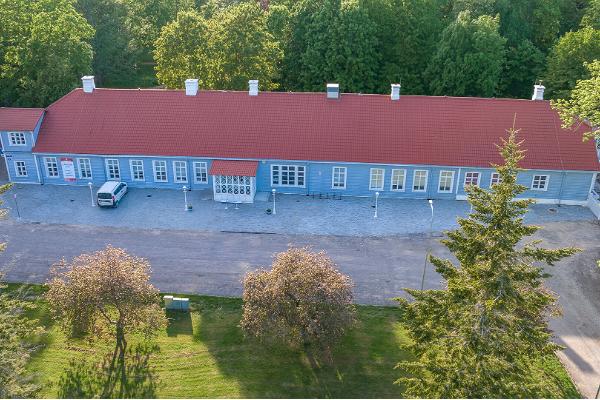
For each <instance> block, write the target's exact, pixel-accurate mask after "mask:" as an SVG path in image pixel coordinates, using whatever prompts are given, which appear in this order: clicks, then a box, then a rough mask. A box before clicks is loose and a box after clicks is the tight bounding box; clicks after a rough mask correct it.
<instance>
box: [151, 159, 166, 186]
mask: <svg viewBox="0 0 600 400" xmlns="http://www.w3.org/2000/svg"><path fill="white" fill-rule="evenodd" d="M152 169H153V170H154V182H166V181H167V162H166V161H158V160H154V161H152Z"/></svg>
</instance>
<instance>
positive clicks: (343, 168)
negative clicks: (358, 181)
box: [331, 167, 348, 190]
mask: <svg viewBox="0 0 600 400" xmlns="http://www.w3.org/2000/svg"><path fill="white" fill-rule="evenodd" d="M336 171H339V174H338V175H341V174H342V171H343V174H344V185H343V186H336V185H335V183H336V182H335V175H336ZM347 180H348V168H346V167H332V168H331V188H332V189H336V190H345V189H346V182H347ZM338 183H339V182H338Z"/></svg>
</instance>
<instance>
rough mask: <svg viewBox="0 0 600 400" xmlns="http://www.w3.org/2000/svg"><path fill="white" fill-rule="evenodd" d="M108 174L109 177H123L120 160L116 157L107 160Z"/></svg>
mask: <svg viewBox="0 0 600 400" xmlns="http://www.w3.org/2000/svg"><path fill="white" fill-rule="evenodd" d="M106 176H107V177H108V179H121V171H120V169H119V160H117V159H114V158H110V159H108V160H106Z"/></svg>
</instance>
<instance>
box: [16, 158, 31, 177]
mask: <svg viewBox="0 0 600 400" xmlns="http://www.w3.org/2000/svg"><path fill="white" fill-rule="evenodd" d="M19 164H22V167H23V171H25V173H24V174H22V173H21V172H20V171H21V167H19ZM14 166H15V174H16V176H17V177H18V178H27V177H28V176H29V172H28V171H27V163H26V162H25V161H23V160H15V161H14Z"/></svg>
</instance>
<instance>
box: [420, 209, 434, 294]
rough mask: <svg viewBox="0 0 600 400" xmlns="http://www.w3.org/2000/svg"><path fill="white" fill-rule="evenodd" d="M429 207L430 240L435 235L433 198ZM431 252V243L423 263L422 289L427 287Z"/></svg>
mask: <svg viewBox="0 0 600 400" xmlns="http://www.w3.org/2000/svg"><path fill="white" fill-rule="evenodd" d="M429 207H431V220H430V221H429V241H430V242H431V236H433V200H431V199H429ZM430 253H431V243H429V244H428V245H427V254H426V255H425V263H424V264H423V276H422V277H421V290H423V288H424V287H425V271H427V261H428V260H429V255H430Z"/></svg>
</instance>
